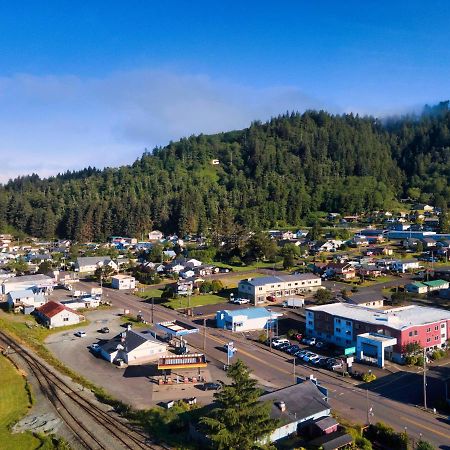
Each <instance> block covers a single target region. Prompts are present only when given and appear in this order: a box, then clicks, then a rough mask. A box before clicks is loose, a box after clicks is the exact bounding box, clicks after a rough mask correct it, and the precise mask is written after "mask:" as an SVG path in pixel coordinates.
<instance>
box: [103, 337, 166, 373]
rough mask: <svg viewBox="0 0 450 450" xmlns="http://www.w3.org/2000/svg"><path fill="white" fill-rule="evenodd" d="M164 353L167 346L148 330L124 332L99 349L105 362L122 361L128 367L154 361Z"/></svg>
mask: <svg viewBox="0 0 450 450" xmlns="http://www.w3.org/2000/svg"><path fill="white" fill-rule="evenodd" d="M166 352H167V344H165V343H164V342H160V341H158V340H157V339H155V337H154V336H153V335H152V332H151V331H150V330H143V331H139V332H138V331H136V330H128V331H124V332H123V333H120V334H118V335H117V336H115V337H114V338H113V339H111V340H109V341H108V342H106V343H105V344H103V345H101V347H100V354H101V356H102V357H103V358H104V359H106V360H107V361H109V362H111V363H112V362H115V361H117V360H118V359H122V360H123V362H124V363H125V364H128V365H140V364H146V363H149V362H152V361H156V360H157V359H158V358H159V357H160V356H162V355H164V354H165V353H166Z"/></svg>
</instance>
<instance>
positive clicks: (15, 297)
mask: <svg viewBox="0 0 450 450" xmlns="http://www.w3.org/2000/svg"><path fill="white" fill-rule="evenodd" d="M6 301H7V303H8V306H9V307H10V308H14V309H15V308H23V307H34V308H39V307H40V306H42V305H44V304H45V302H46V298H45V296H44V295H43V294H35V293H34V292H33V291H32V290H29V289H23V290H20V291H10V292H9V293H8V296H7V300H6Z"/></svg>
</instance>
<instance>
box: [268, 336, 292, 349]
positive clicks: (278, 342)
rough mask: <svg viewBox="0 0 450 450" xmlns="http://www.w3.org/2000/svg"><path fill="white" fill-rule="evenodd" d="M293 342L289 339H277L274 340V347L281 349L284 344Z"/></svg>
mask: <svg viewBox="0 0 450 450" xmlns="http://www.w3.org/2000/svg"><path fill="white" fill-rule="evenodd" d="M290 343H291V342H290V341H289V339H286V338H275V339H273V340H272V347H275V348H278V347H280V345H283V344H290Z"/></svg>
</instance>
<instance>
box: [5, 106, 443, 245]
mask: <svg viewBox="0 0 450 450" xmlns="http://www.w3.org/2000/svg"><path fill="white" fill-rule="evenodd" d="M449 130H450V112H449V108H448V102H444V103H441V104H439V105H438V106H436V107H433V108H426V109H425V110H424V113H423V114H422V115H421V116H420V117H403V118H397V119H390V120H384V121H380V120H377V119H374V118H372V117H358V116H354V115H352V114H349V115H330V114H328V113H326V112H323V111H320V112H316V111H307V112H305V113H304V114H298V113H296V114H294V113H293V114H286V115H282V116H279V117H277V118H273V119H272V120H270V121H268V122H267V123H260V122H255V123H253V124H252V125H251V126H250V127H249V128H247V129H244V130H241V131H231V132H227V133H219V134H215V135H211V136H206V135H199V136H192V137H190V138H186V139H181V140H180V141H179V142H175V143H170V144H169V145H167V146H166V147H164V148H156V149H155V150H153V151H152V152H146V153H144V155H143V156H142V157H141V158H140V159H138V160H137V161H136V162H135V163H134V164H132V165H130V166H124V167H120V168H108V169H104V170H97V169H92V168H88V169H85V170H82V171H78V172H67V173H65V174H61V175H58V176H55V177H51V178H48V179H40V178H39V177H38V176H37V175H31V176H26V177H20V178H17V179H15V180H13V181H10V182H8V183H7V184H6V185H4V186H0V224H8V225H10V226H12V227H14V228H15V229H17V230H20V231H23V232H26V233H28V234H30V235H33V236H38V237H53V236H59V237H65V238H71V239H76V240H79V241H90V240H104V239H106V238H107V237H108V236H110V235H130V236H131V235H132V236H137V237H141V234H143V233H145V232H147V231H149V230H150V229H152V228H153V229H161V230H163V231H165V232H178V233H181V234H182V235H184V234H185V233H208V231H210V230H216V231H217V230H222V231H224V232H226V230H227V229H228V228H229V227H230V226H232V225H233V224H234V223H238V224H242V225H244V226H245V227H248V228H250V229H264V228H268V227H274V226H287V225H293V226H297V225H301V224H302V223H305V221H308V220H310V221H311V220H312V218H314V217H315V214H317V213H318V212H319V211H334V212H343V213H356V212H362V211H370V210H374V209H382V208H392V207H393V206H394V205H395V204H396V202H397V200H398V199H400V198H402V197H410V198H411V199H413V200H419V201H424V202H432V203H433V204H435V205H436V206H441V207H444V206H447V203H448V202H449V200H450V187H449V177H450V131H449ZM213 159H218V160H219V161H220V164H219V165H213V164H212V160H213Z"/></svg>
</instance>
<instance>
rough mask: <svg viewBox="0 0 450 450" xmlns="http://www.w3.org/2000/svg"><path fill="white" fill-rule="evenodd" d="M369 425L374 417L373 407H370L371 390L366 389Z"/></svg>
mask: <svg viewBox="0 0 450 450" xmlns="http://www.w3.org/2000/svg"><path fill="white" fill-rule="evenodd" d="M366 406H367V425H370V418H371V417H372V416H373V412H372V409H373V408H372V407H371V406H370V407H369V390H368V389H366Z"/></svg>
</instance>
